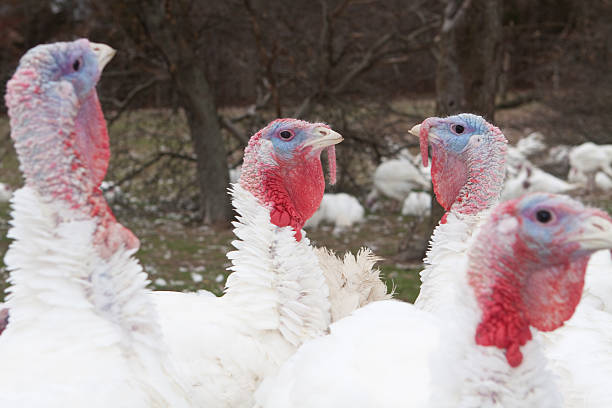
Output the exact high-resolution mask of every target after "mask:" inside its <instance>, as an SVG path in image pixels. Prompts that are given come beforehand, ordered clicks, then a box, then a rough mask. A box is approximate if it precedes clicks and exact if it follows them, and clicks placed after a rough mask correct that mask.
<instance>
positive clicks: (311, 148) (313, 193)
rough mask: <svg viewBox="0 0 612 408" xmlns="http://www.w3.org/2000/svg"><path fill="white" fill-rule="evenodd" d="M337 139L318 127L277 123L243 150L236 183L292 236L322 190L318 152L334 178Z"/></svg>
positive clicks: (323, 126)
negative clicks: (250, 194) (238, 182)
mask: <svg viewBox="0 0 612 408" xmlns="http://www.w3.org/2000/svg"><path fill="white" fill-rule="evenodd" d="M342 140H343V139H342V136H340V135H339V134H338V133H336V132H334V131H333V130H331V129H330V128H329V126H327V125H326V124H323V123H310V122H305V121H302V120H298V119H277V120H275V121H273V122H271V123H269V124H268V125H267V126H266V127H265V128H263V129H261V130H260V131H259V132H257V133H256V134H255V135H254V136H253V137H251V140H250V141H249V145H248V146H247V148H246V149H245V152H244V164H243V166H242V173H241V176H240V185H241V186H242V187H243V188H245V189H246V190H248V191H249V192H251V193H252V194H253V195H254V196H255V197H256V198H257V199H258V200H259V202H260V203H261V204H262V205H264V206H266V207H268V208H269V209H270V221H271V222H272V223H273V224H275V225H277V226H279V227H285V226H291V227H292V228H293V229H294V230H295V238H296V239H297V240H298V241H299V240H301V238H302V234H301V229H302V226H303V225H304V223H305V222H306V220H308V219H309V218H310V217H311V216H312V214H314V212H315V211H316V210H317V208H318V207H319V205H320V203H321V200H322V198H323V192H324V191H325V178H324V176H323V169H322V166H321V152H322V151H323V150H327V157H328V160H329V166H328V167H329V172H330V181H331V182H332V183H334V182H335V179H336V160H335V159H336V154H335V147H334V146H335V145H336V144H338V143H340V142H341V141H342Z"/></svg>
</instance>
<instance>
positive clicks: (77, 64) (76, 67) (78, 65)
mask: <svg viewBox="0 0 612 408" xmlns="http://www.w3.org/2000/svg"><path fill="white" fill-rule="evenodd" d="M79 68H81V59H80V58H79V59H78V60H75V61H74V62H73V63H72V69H74V70H75V71H78V70H79Z"/></svg>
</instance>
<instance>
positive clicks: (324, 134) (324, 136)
mask: <svg viewBox="0 0 612 408" xmlns="http://www.w3.org/2000/svg"><path fill="white" fill-rule="evenodd" d="M312 134H313V136H314V137H313V138H312V139H311V140H308V141H307V142H306V143H304V145H303V147H308V146H311V147H312V148H313V149H324V148H326V147H329V146H333V145H336V144H338V143H340V142H342V141H343V140H344V138H343V137H342V135H341V134H340V133H338V132H336V131H333V130H331V129H330V128H328V127H325V126H317V127H316V128H314V129H313V132H312Z"/></svg>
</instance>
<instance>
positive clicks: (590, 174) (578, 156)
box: [569, 142, 612, 191]
mask: <svg viewBox="0 0 612 408" xmlns="http://www.w3.org/2000/svg"><path fill="white" fill-rule="evenodd" d="M569 160H570V177H575V176H572V173H574V172H579V173H582V174H584V175H585V176H586V177H587V185H586V187H587V189H588V190H591V191H592V190H594V188H595V175H596V174H597V172H598V171H602V172H603V173H605V174H606V175H607V176H609V177H612V145H596V144H595V143H591V142H587V143H583V144H581V145H580V146H576V147H574V148H572V150H571V151H570V153H569Z"/></svg>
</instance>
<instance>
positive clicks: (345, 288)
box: [315, 248, 393, 322]
mask: <svg viewBox="0 0 612 408" xmlns="http://www.w3.org/2000/svg"><path fill="white" fill-rule="evenodd" d="M315 253H316V254H317V257H318V259H319V266H320V267H321V269H322V270H323V274H324V275H325V281H326V283H327V286H328V287H329V301H330V304H331V320H332V322H335V321H338V320H340V319H342V318H344V317H346V316H348V315H349V314H350V313H351V312H352V311H354V310H357V309H358V308H360V307H363V306H365V305H366V304H368V303H372V302H376V301H379V300H387V299H390V298H391V297H392V296H393V293H392V292H391V293H387V285H385V283H384V282H383V281H382V280H381V279H380V270H379V269H378V268H376V267H375V265H376V262H378V261H380V258H379V257H377V256H376V255H374V254H373V253H372V251H370V250H369V249H367V248H361V249H360V250H359V252H357V255H353V254H351V253H349V252H347V253H345V254H344V258H342V259H340V258H338V257H336V255H335V254H334V253H333V252H332V251H329V250H328V249H326V248H315Z"/></svg>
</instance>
